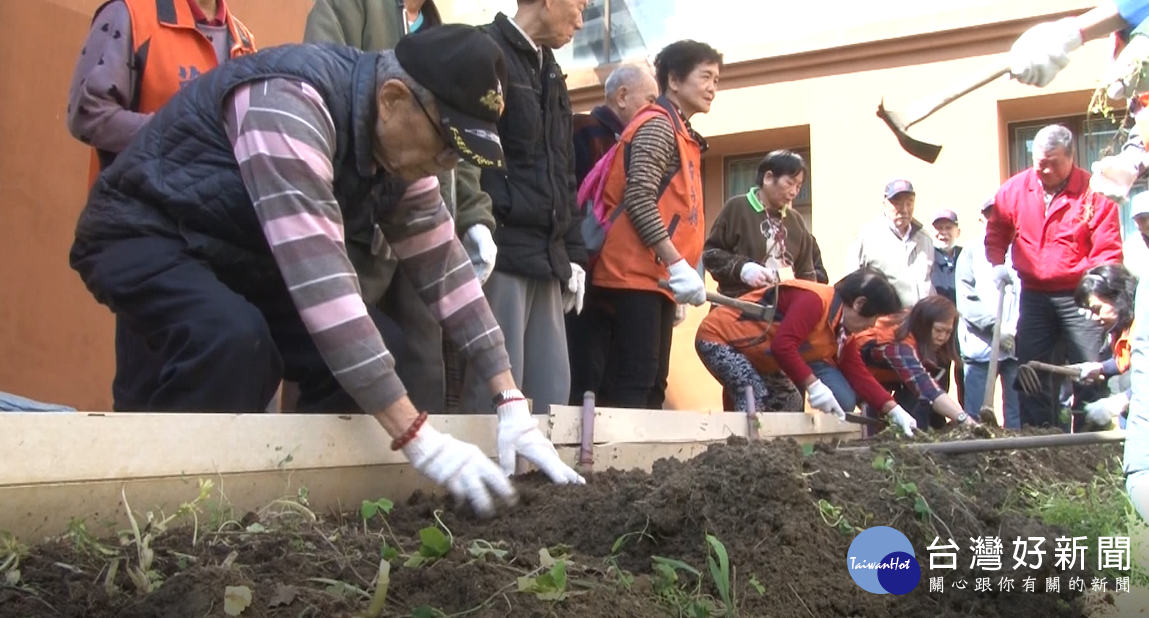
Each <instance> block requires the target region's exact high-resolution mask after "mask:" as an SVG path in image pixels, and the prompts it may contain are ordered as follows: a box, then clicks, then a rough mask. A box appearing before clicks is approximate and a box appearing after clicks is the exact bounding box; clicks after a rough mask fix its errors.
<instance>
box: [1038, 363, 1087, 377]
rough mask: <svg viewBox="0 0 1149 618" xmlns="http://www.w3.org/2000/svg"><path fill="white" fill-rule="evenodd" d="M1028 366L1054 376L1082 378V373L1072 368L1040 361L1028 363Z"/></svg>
mask: <svg viewBox="0 0 1149 618" xmlns="http://www.w3.org/2000/svg"><path fill="white" fill-rule="evenodd" d="M1026 365H1029V366H1030V367H1032V368H1034V369H1037V370H1038V371H1045V372H1047V373H1052V374H1056V375H1061V376H1068V377H1070V378H1077V377H1080V376H1081V372H1080V371H1078V370H1076V369H1072V368H1070V367H1063V366H1061V365H1050V364H1049V363H1043V362H1040V361H1029V362H1027V363H1026Z"/></svg>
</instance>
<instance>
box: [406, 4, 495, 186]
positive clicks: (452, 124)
mask: <svg viewBox="0 0 1149 618" xmlns="http://www.w3.org/2000/svg"><path fill="white" fill-rule="evenodd" d="M395 58H396V59H397V60H398V61H399V65H400V66H402V67H403V70H404V71H406V72H407V74H408V75H410V76H411V77H412V78H414V79H415V81H416V82H418V83H419V84H420V85H421V86H423V87H424V88H426V89H427V90H430V91H431V94H433V95H435V104H436V105H437V106H438V108H439V116H440V118H441V120H442V124H443V127H444V128H445V129H446V134H447V137H448V138H449V139H448V142H449V144H450V146H451V147H452V148H454V149H455V150H456V151H457V152H458V153H459V156H460V157H462V158H463V160H464V161H467V162H470V163H473V164H474V165H477V166H478V167H482V168H493V169H505V167H506V166H505V163H504V157H503V145H502V142H501V141H500V140H499V127H498V124H499V117H500V116H501V115H502V113H503V107H504V103H503V84H504V83H506V81H507V64H506V59H505V58H504V56H503V51H502V49H500V48H499V45H498V43H496V42H495V41H494V39H492V38H491V37H490V36H488V35H487V34H486V33H484V32H483V31H482V30H479V29H478V28H475V27H474V26H467V25H463V24H446V25H442V26H435V27H433V28H427V29H426V30H422V29H421V30H419V31H417V32H415V33H413V34H409V35H407V36H405V37H403V38H402V39H400V40H399V43H398V44H397V45H396V46H395Z"/></svg>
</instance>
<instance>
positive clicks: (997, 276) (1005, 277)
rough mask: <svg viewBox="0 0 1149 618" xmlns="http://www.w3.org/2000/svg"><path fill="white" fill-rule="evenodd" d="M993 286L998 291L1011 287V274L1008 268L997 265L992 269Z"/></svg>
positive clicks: (1003, 265)
mask: <svg viewBox="0 0 1149 618" xmlns="http://www.w3.org/2000/svg"><path fill="white" fill-rule="evenodd" d="M1003 282H1004V283H1003ZM993 284H994V285H995V286H997V289H999V290H1000V289H1002V288H1003V287H1005V286H1007V285H1013V273H1012V272H1010V270H1009V267H1008V266H1006V265H1005V264H998V265H997V266H994V267H993Z"/></svg>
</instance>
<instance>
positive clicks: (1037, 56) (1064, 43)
mask: <svg viewBox="0 0 1149 618" xmlns="http://www.w3.org/2000/svg"><path fill="white" fill-rule="evenodd" d="M1082 43H1083V41H1082V38H1081V29H1080V27H1079V26H1078V25H1077V20H1076V19H1075V18H1073V17H1067V18H1065V19H1059V20H1057V21H1051V22H1045V23H1041V24H1037V25H1036V26H1034V27H1032V28H1030V29H1029V30H1026V31H1025V32H1024V33H1022V35H1021V36H1020V37H1018V38H1017V41H1015V42H1014V43H1013V46H1012V47H1011V48H1010V50H1009V64H1010V69H1009V71H1010V74H1011V76H1012V77H1013V78H1014V79H1016V80H1017V81H1019V82H1021V83H1023V84H1027V85H1030V86H1037V87H1038V88H1044V87H1045V86H1047V85H1049V82H1051V81H1053V78H1054V77H1056V76H1057V74H1058V73H1059V72H1061V70H1062V69H1064V68H1065V67H1066V66H1068V65H1069V54H1070V53H1072V52H1073V51H1076V50H1077V49H1078V48H1079V47H1081V45H1082Z"/></svg>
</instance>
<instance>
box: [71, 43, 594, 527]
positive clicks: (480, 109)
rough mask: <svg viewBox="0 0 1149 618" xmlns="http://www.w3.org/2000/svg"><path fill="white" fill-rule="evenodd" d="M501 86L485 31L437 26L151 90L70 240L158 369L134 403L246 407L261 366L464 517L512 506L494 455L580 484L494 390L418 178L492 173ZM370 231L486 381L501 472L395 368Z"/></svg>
mask: <svg viewBox="0 0 1149 618" xmlns="http://www.w3.org/2000/svg"><path fill="white" fill-rule="evenodd" d="M506 80H507V76H506V65H505V60H504V57H503V55H502V52H501V51H500V50H499V47H498V46H497V45H496V44H495V43H494V42H493V41H492V40H491V39H490V37H488V36H486V35H485V34H483V33H482V32H481V31H479V30H477V29H475V28H472V27H470V26H461V25H452V26H440V27H438V28H432V29H429V30H427V31H426V32H419V33H415V34H412V35H410V36H409V37H406V38H404V39H402V40H401V41H400V42H399V43H398V44H397V45H396V47H395V49H394V51H384V52H374V53H364V52H360V51H358V50H355V49H352V48H349V47H344V46H325V45H285V46H282V47H276V48H273V49H268V50H265V51H263V52H260V53H257V54H253V55H251V56H247V57H244V58H241V59H239V60H235V61H233V62H231V63H229V64H226V65H224V66H222V67H220V68H219V69H216V70H214V71H212V72H211V73H209V74H207V75H205V76H204V77H202V78H200V79H197V80H195V81H194V82H192V83H191V84H189V85H187V86H186V87H185V88H184V89H183V90H181V91H180V92H179V94H177V95H176V96H175V97H174V98H172V99H171V101H170V102H169V103H168V104H167V105H166V106H164V108H163V109H162V110H160V111H159V112H158V113H157V114H156V116H155V117H154V118H153V119H152V121H151V122H149V123H148V125H147V126H146V127H145V128H144V129H143V130H142V133H141V135H140V136H139V138H138V139H136V140H135V141H134V142H133V144H132V146H130V147H129V148H128V149H127V150H125V151H124V152H123V153H122V154H121V155H120V156H119V157H118V158H117V159H116V162H115V163H114V164H113V165H112V166H111V167H109V168H108V169H107V170H105V171H104V173H103V174H101V176H100V178H99V180H98V182H97V183H96V185H95V187H94V188H93V189H92V192H91V194H90V195H89V198H88V203H87V205H86V207H85V208H84V210H83V212H82V213H81V215H80V220H79V223H78V224H77V227H76V238H75V242H74V244H73V246H72V251H71V256H70V259H71V265H72V267H73V268H74V269H75V270H76V271H77V272H79V273H80V277H81V278H82V279H83V281H84V283H85V285H87V287H88V289H89V290H90V291H91V292H92V294H93V296H95V297H96V299H97V300H98V301H99V302H100V303H102V304H104V305H107V306H108V307H109V308H110V309H111V310H112V311H113V312H115V313H116V314H117V315H118V316H120V317H122V318H125V319H126V322H127V323H128V324H129V326H130V327H131V328H132V329H134V330H135V331H136V332H137V333H139V334H140V335H141V336H142V337H143V338H144V340H146V341H147V343H148V346H149V347H150V348H151V349H152V350H153V351H154V353H155V355H156V357H157V359H158V361H159V362H160V363H161V364H162V367H161V368H160V372H159V373H160V375H161V380H160V383H159V385H158V387H157V389H156V390H155V392H153V393H152V394H151V398H150V401H149V403H150V408H151V409H152V410H155V411H163V412H179V411H200V412H259V411H262V410H263V409H264V408H265V407H266V406H267V403H268V401H270V399H271V397H272V394H273V392H274V391H275V389H276V387H277V386H278V384H279V382H280V379H281V378H283V379H288V380H291V381H293V382H296V383H297V384H299V389H300V398H299V404H298V406H297V409H298V410H299V411H300V412H347V411H350V410H355V409H356V408H358V409H359V410H362V411H366V412H368V413H370V414H373V415H374V417H375V419H376V420H377V421H378V422H379V424H380V425H382V426H383V429H384V430H385V431H386V432H387V433H388V434H389V435H390V436H392V437H393V438H394V440H393V441H392V442H391V449H392V450H400V449H401V450H402V451H403V453H404V454H405V455H406V456H407V458H408V459H409V460H410V462H411V464H412V466H414V467H415V469H417V470H418V471H419V472H421V473H422V474H424V475H426V476H427V477H429V478H430V479H431V480H433V481H435V482H436V483H438V484H439V485H443V486H446V487H447V489H449V490H450V492H451V493H452V494H454V496H455V497H456V498H457V499H460V500H465V501H467V502H469V503H470V504H471V506H472V507H473V508H474V509H475V511H477V512H478V513H479V514H482V515H488V514H491V513H492V512H493V511H494V509H495V497H497V498H499V499H501V500H503V501H506V502H509V503H513V502H514V501H515V499H516V494H515V490H514V488H513V487H512V485H511V484H510V482H509V480H508V478H507V477H508V475H509V474H510V473H511V472H513V470H514V465H515V457H516V455H518V456H522V457H523V458H524V459H526V460H528V461H530V462H532V463H534V464H535V465H537V466H538V467H539V468H541V469H542V470H544V471H545V472H546V473H547V475H548V476H549V477H550V478H551V479H552V480H553V481H555V482H558V483H582V482H585V481H584V480H583V479H582V477H580V476H579V475H578V474H577V473H575V472H574V470H572V469H571V468H570V467H568V466H566V465H565V464H563V463H562V461H561V460H560V459H559V457H558V454H557V453H556V452H555V448H554V446H553V445H552V444H551V443H550V442H549V441H548V440H547V439H546V437H544V436H543V434H542V433H541V432H540V431H539V429H538V426H537V423H536V422H535V420H534V419H533V418H532V417H531V415H530V411H529V409H528V406H527V401H526V400H525V399H524V398H523V395H522V393H521V392H519V390H518V389H517V388H516V385H515V383H514V380H513V379H512V377H511V373H510V362H509V360H508V356H507V352H506V349H505V347H504V344H503V334H502V331H500V329H499V327H498V324H497V323H496V322H495V319H494V316H493V315H492V313H491V309H490V307H489V305H488V304H487V301H486V299H485V298H484V296H483V292H482V288H481V287H480V285H479V282H478V280H477V279H476V277H475V270H474V269H473V268H471V267H470V265H469V261H468V258H467V254H466V251H465V250H464V249H463V246H462V244H461V243H460V241H459V240H458V239H457V237H456V236H455V233H454V227H453V223H452V221H451V218H450V216H449V215H448V213H447V210H446V207H445V206H444V204H443V200H442V198H441V197H440V196H439V191H438V182H437V180H436V179H435V174H438V173H440V172H442V171H443V170H446V169H450V168H451V167H454V166H455V164H456V163H457V162H458V161H459V160H460V159H466V160H468V161H471V162H472V163H474V164H475V165H478V166H481V167H487V168H495V169H499V168H502V167H503V152H502V147H501V145H500V143H499V138H498V133H497V130H496V124H497V122H498V119H499V115H500V113H501V112H502V108H503V103H502V96H503V95H502V93H503V91H504V89H505V84H506V83H507V81H506ZM384 239H385V240H386V241H387V242H388V243H389V244H390V245H391V247H392V249H393V250H394V252H395V254H396V255H398V257H399V260H400V264H401V267H402V268H403V269H404V271H405V272H406V273H407V274H408V276H410V278H411V279H412V282H413V283H414V285H415V288H416V289H417V290H419V291H420V296H421V297H422V300H423V302H425V303H426V304H427V306H428V307H429V308H430V309H431V311H432V313H434V314H435V316H436V318H437V319H438V320H439V322H440V323H441V324H442V327H443V330H444V332H445V333H447V334H448V335H449V336H450V337H452V338H453V339H454V341H455V342H456V343H457V344H458V345H459V346H460V347H461V349H462V350H463V352H464V354H465V355H466V356H467V357H468V359H469V361H470V362H471V363H473V365H474V366H475V367H477V368H478V370H479V371H481V372H482V375H483V376H484V377H485V378H486V379H487V382H488V384H489V386H490V391H491V393H492V395H494V403H495V409H496V412H497V414H498V419H499V422H498V440H497V443H498V450H499V461H500V463H501V465H502V470H501V471H500V469H499V467H498V466H496V465H495V464H494V463H493V462H492V461H491V460H490V459H488V458H487V457H486V456H485V455H484V454H483V452H482V451H480V450H479V448H478V447H476V446H474V445H472V444H469V443H466V442H462V441H460V440H458V439H456V438H454V437H452V436H450V435H447V434H442V433H439V432H438V431H436V430H435V428H434V427H432V426H431V425H430V424H429V423H428V422H427V415H426V413H422V414H421V413H419V412H418V411H417V410H416V409H415V408H414V406H412V405H411V402H410V400H409V399H408V398H407V396H406V389H405V387H404V385H403V384H402V382H401V381H400V380H399V378H398V377H396V375H395V368H394V359H393V358H392V356H391V353H390V352H388V350H387V348H386V346H385V345H384V342H383V339H382V337H381V336H380V334H379V330H378V327H377V326H376V324H374V323H373V320H372V317H371V315H370V314H369V313H368V309H367V307H366V305H365V304H364V303H363V300H362V297H361V295H360V293H359V286H358V280H357V278H356V274H355V271H354V270H353V269H352V266H351V262H350V260H349V259H348V257H347V249H346V245H347V244H351V243H358V244H359V245H360V246H363V245H366V246H367V247H369V248H374V247H377V246H378V245H379V244H381V241H382V240H384Z"/></svg>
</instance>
